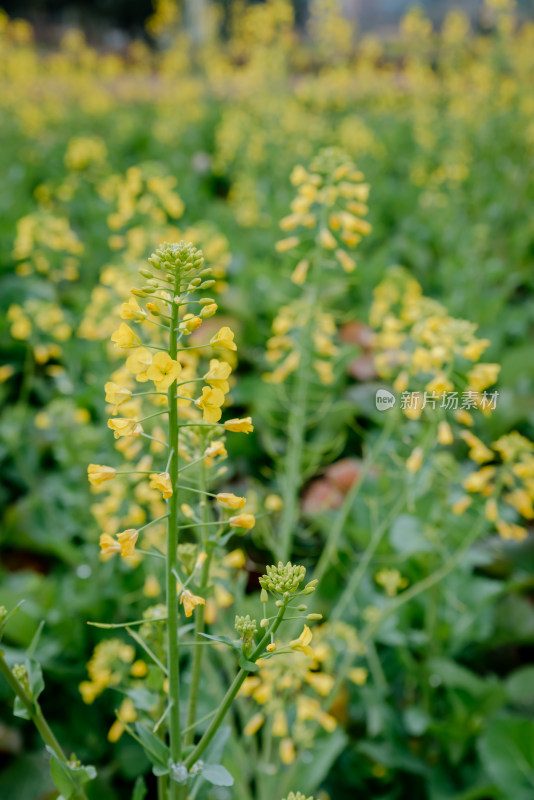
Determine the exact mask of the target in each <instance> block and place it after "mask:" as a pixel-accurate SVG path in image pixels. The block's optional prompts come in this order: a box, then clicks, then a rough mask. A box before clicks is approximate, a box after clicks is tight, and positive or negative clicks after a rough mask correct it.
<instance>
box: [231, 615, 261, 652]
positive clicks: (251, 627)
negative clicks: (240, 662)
mask: <svg viewBox="0 0 534 800" xmlns="http://www.w3.org/2000/svg"><path fill="white" fill-rule="evenodd" d="M235 629H236V631H237V633H238V634H239V635H240V637H241V641H242V642H243V651H244V652H245V653H248V652H249V651H250V650H251V648H252V646H253V644H254V636H255V635H256V633H257V632H258V626H257V624H256V620H255V619H251V618H250V615H249V614H247V615H246V616H245V617H239V616H237V617H236V618H235Z"/></svg>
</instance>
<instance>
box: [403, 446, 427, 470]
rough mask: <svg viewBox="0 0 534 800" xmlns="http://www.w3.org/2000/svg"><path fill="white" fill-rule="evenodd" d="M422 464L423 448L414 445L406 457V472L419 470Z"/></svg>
mask: <svg viewBox="0 0 534 800" xmlns="http://www.w3.org/2000/svg"><path fill="white" fill-rule="evenodd" d="M422 464H423V448H422V447H415V448H414V449H413V450H412V452H411V453H410V455H409V456H408V458H407V459H406V469H407V470H408V472H419V470H420V469H421V466H422Z"/></svg>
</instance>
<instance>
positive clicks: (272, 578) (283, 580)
mask: <svg viewBox="0 0 534 800" xmlns="http://www.w3.org/2000/svg"><path fill="white" fill-rule="evenodd" d="M265 573H266V574H265V575H262V577H261V578H260V586H262V588H263V589H267V590H268V591H269V592H273V593H274V594H282V595H284V597H286V598H287V597H289V596H290V595H292V594H296V593H297V592H298V589H299V585H300V584H301V583H302V581H303V580H304V576H305V574H306V567H303V566H300V565H299V564H292V563H291V562H290V561H288V562H287V564H283V563H282V562H281V561H279V562H278V564H277V565H272V566H268V567H266V569H265Z"/></svg>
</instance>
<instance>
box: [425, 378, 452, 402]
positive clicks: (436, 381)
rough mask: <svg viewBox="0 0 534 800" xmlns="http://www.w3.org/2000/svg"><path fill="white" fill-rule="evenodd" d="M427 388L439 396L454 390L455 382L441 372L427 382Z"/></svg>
mask: <svg viewBox="0 0 534 800" xmlns="http://www.w3.org/2000/svg"><path fill="white" fill-rule="evenodd" d="M425 388H426V390H427V392H430V393H431V394H437V395H438V397H441V396H442V395H444V394H447V393H448V392H452V390H453V389H454V383H453V382H452V381H450V380H449V379H448V378H447V376H446V375H444V374H443V373H442V372H440V373H439V374H438V375H436V376H435V378H433V379H432V380H431V381H429V382H428V383H427V385H426V387H425Z"/></svg>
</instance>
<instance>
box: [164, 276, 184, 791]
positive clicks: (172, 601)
mask: <svg viewBox="0 0 534 800" xmlns="http://www.w3.org/2000/svg"><path fill="white" fill-rule="evenodd" d="M179 280H180V278H179V273H178V275H177V277H176V289H177V287H178V285H179ZM176 289H175V293H177V292H176ZM178 322H179V309H178V307H177V306H176V305H175V304H173V306H172V321H171V328H170V345H169V355H170V357H171V358H172V359H173V360H176V356H177V352H178V345H177V340H176V336H177V332H178ZM169 446H170V447H171V448H172V449H173V453H172V458H171V463H170V468H169V474H170V479H171V485H172V488H173V493H172V495H171V497H170V498H169V501H168V510H169V519H168V524H167V561H166V565H165V566H166V595H167V650H168V653H167V668H168V674H169V699H170V702H171V704H172V705H171V711H170V715H169V734H170V753H171V758H172V760H173V761H174V762H179V761H180V759H181V755H182V740H181V731H180V674H179V670H180V663H179V652H178V595H177V592H176V578H175V577H174V573H175V571H176V569H177V566H178V564H177V557H178V405H177V403H176V382H174V383H172V384H171V386H169ZM177 796H178V784H176V783H175V782H173V781H171V787H170V800H175V798H177Z"/></svg>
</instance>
